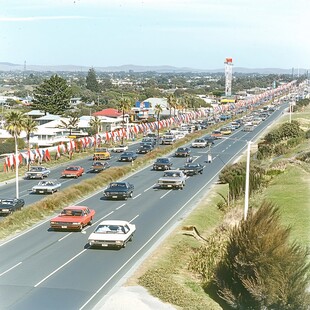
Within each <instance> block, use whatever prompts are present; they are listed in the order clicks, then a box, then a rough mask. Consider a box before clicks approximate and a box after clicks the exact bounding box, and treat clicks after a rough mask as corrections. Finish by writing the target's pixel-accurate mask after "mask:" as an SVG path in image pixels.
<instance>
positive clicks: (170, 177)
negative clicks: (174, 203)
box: [157, 170, 186, 189]
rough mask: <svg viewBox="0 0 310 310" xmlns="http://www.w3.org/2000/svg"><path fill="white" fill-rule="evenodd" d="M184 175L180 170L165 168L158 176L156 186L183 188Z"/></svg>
mask: <svg viewBox="0 0 310 310" xmlns="http://www.w3.org/2000/svg"><path fill="white" fill-rule="evenodd" d="M185 181H186V175H185V174H184V173H183V171H181V170H167V171H165V172H164V175H163V176H162V177H161V178H159V180H158V182H157V186H158V187H159V188H172V189H183V187H184V186H185Z"/></svg>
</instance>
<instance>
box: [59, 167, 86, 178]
mask: <svg viewBox="0 0 310 310" xmlns="http://www.w3.org/2000/svg"><path fill="white" fill-rule="evenodd" d="M83 173H84V168H83V167H81V166H69V167H67V168H66V169H65V170H64V171H63V172H62V173H61V176H62V177H63V178H78V177H80V176H82V174H83Z"/></svg>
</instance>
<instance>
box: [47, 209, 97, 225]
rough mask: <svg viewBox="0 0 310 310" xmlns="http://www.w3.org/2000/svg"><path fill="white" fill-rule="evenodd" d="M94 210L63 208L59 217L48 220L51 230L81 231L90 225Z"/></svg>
mask: <svg viewBox="0 0 310 310" xmlns="http://www.w3.org/2000/svg"><path fill="white" fill-rule="evenodd" d="M94 215H95V210H92V209H89V208H88V207H83V206H70V207H66V208H64V209H63V210H62V211H61V213H60V214H59V215H57V216H56V217H54V218H52V219H51V220H50V227H51V229H55V230H62V229H65V230H67V229H68V230H82V229H83V228H84V227H85V226H87V225H91V224H92V220H93V218H94Z"/></svg>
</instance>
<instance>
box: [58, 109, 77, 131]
mask: <svg viewBox="0 0 310 310" xmlns="http://www.w3.org/2000/svg"><path fill="white" fill-rule="evenodd" d="M79 121H80V119H79V117H78V116H77V115H75V114H74V115H71V116H70V117H69V121H68V122H66V121H64V120H60V125H59V128H66V129H69V130H70V136H71V135H72V129H76V128H77V127H78V124H79Z"/></svg>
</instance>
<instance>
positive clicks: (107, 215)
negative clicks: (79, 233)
mask: <svg viewBox="0 0 310 310" xmlns="http://www.w3.org/2000/svg"><path fill="white" fill-rule="evenodd" d="M112 213H114V211H111V212H110V213H108V214H107V215H105V216H103V217H102V218H100V219H99V220H98V221H96V222H94V223H93V225H94V224H97V223H99V222H101V221H102V220H103V219H105V218H106V217H108V216H109V215H111V214H112ZM89 227H90V226H89Z"/></svg>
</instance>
